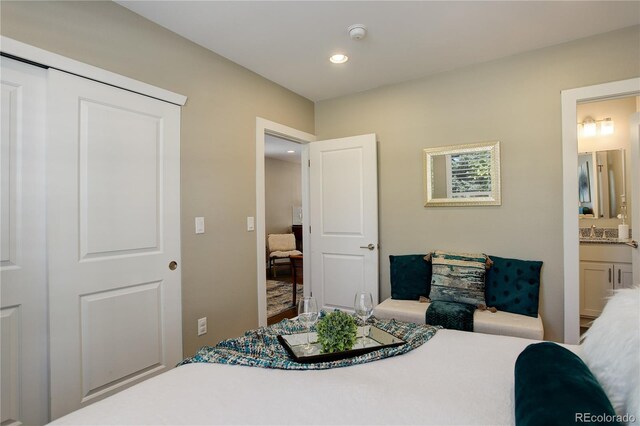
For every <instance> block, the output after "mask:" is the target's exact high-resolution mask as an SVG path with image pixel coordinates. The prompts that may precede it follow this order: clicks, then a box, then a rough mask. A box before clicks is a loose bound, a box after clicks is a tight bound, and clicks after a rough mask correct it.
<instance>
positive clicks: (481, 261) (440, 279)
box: [430, 251, 487, 306]
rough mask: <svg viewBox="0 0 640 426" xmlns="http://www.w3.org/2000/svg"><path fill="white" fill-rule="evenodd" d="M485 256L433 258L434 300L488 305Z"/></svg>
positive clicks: (446, 254) (438, 254)
mask: <svg viewBox="0 0 640 426" xmlns="http://www.w3.org/2000/svg"><path fill="white" fill-rule="evenodd" d="M486 262H487V256H485V255H484V254H469V253H450V252H446V251H436V252H435V253H433V254H432V255H431V265H432V266H431V267H432V274H431V295H430V298H431V300H433V301H435V300H443V301H447V302H461V303H468V304H470V305H475V306H478V305H484V304H485V301H484V277H485V271H486Z"/></svg>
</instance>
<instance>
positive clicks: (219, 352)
mask: <svg viewBox="0 0 640 426" xmlns="http://www.w3.org/2000/svg"><path fill="white" fill-rule="evenodd" d="M369 323H370V324H371V325H373V326H375V327H378V328H379V329H381V330H384V331H386V332H388V333H390V334H393V335H394V336H396V337H398V338H400V339H402V340H404V341H405V342H407V343H406V344H404V345H401V346H396V347H394V348H384V349H379V350H377V351H374V352H369V353H367V354H364V355H360V356H357V357H354V358H348V359H343V360H339V361H331V362H319V363H314V364H300V363H298V362H295V361H293V360H292V359H291V358H290V357H289V355H288V354H287V351H286V350H285V348H284V347H282V345H280V343H279V342H278V339H277V336H278V335H279V334H283V335H286V334H294V333H303V332H305V331H306V329H305V327H304V326H303V325H302V324H300V323H299V322H298V321H296V320H288V319H285V320H283V321H281V322H279V323H277V324H274V325H271V326H268V327H260V328H258V329H256V330H250V331H247V332H246V333H245V334H244V336H242V337H239V338H235V339H228V340H223V341H222V342H220V343H218V344H217V345H216V346H215V347H211V346H203V347H202V348H200V349H199V350H198V352H196V354H195V355H194V356H192V357H190V358H187V359H185V360H184V361H182V362H181V363H179V364H178V365H183V364H190V363H195V362H210V363H217V364H233V365H246V366H251V367H262V368H277V369H282V370H325V369H328V368H337V367H347V366H350V365H356V364H364V363H367V362H371V361H376V360H378V359H383V358H388V357H392V356H396V355H402V354H404V353H406V352H409V351H410V350H412V349H415V348H417V347H418V346H420V345H422V344H423V343H425V342H426V341H427V340H429V339H430V338H431V337H433V336H434V335H435V334H436V331H438V329H440V328H441V327H435V326H431V325H426V324H411V323H405V322H400V321H396V320H393V319H392V320H379V319H377V318H374V317H372V318H371V320H370V321H369ZM311 331H315V328H314V327H313V328H312V329H311Z"/></svg>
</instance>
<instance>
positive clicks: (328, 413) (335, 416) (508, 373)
mask: <svg viewBox="0 0 640 426" xmlns="http://www.w3.org/2000/svg"><path fill="white" fill-rule="evenodd" d="M535 342H536V341H533V340H527V339H520V338H514V337H504V336H493V335H487V334H480V333H466V332H460V331H453V330H440V331H438V333H437V334H436V335H435V336H434V337H433V338H432V339H431V340H430V341H428V342H427V343H426V344H424V345H422V346H421V347H419V348H418V349H415V350H413V351H411V352H409V353H407V354H405V355H402V356H398V357H394V358H387V359H384V360H381V361H376V362H372V363H369V364H363V365H356V366H352V367H346V368H338V369H332V370H322V371H283V370H269V369H263V368H254V367H242V366H229V365H220V364H189V365H185V366H182V367H178V368H175V369H173V370H170V371H168V372H167V373H164V374H161V375H159V376H157V377H154V378H152V379H150V380H147V381H145V382H143V383H141V384H139V385H136V386H134V387H132V388H129V389H127V390H124V391H122V392H120V393H118V394H117V395H114V396H112V397H110V398H107V399H105V400H103V401H99V402H97V403H95V404H93V405H90V406H88V407H85V408H83V409H81V410H78V411H76V412H74V413H71V414H69V415H67V416H65V417H62V418H60V419H58V420H57V421H55V422H54V424H61V425H62V424H64V425H71V424H75V425H90V424H101V425H104V424H145V425H160V424H170V425H178V424H190V425H195V424H274V425H276V424H277V425H283V424H371V425H373V424H382V425H391V424H429V425H442V424H459V425H462V424H464V425H468V424H486V425H489V424H491V425H497V424H513V423H514V414H513V413H514V406H513V383H514V377H513V371H514V365H515V361H516V358H517V357H518V354H520V352H521V351H522V350H523V349H524V348H525V347H526V346H527V345H529V344H531V343H535ZM576 348H577V347H569V349H572V350H574V351H575V350H576Z"/></svg>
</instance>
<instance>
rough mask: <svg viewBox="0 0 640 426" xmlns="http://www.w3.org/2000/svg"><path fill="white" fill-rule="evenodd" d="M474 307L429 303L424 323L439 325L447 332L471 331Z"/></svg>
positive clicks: (451, 303)
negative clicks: (447, 330)
mask: <svg viewBox="0 0 640 426" xmlns="http://www.w3.org/2000/svg"><path fill="white" fill-rule="evenodd" d="M475 311H476V307H475V306H473V305H469V304H466V303H458V302H444V301H441V300H435V301H433V302H431V304H430V305H429V308H428V309H427V313H426V315H425V323H427V324H431V325H440V326H442V327H443V328H447V329H449V330H462V331H473V313H474V312H475Z"/></svg>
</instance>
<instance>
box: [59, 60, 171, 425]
mask: <svg viewBox="0 0 640 426" xmlns="http://www.w3.org/2000/svg"><path fill="white" fill-rule="evenodd" d="M179 132H180V108H179V107H177V106H175V105H172V104H169V103H166V102H162V101H159V100H156V99H152V98H149V97H145V96H142V95H138V94H135V93H131V92H128V91H125V90H122V89H118V88H114V87H111V86H107V85H104V84H100V83H97V82H94V81H91V80H86V79H83V78H80V77H76V76H73V75H69V74H65V73H62V72H58V71H53V70H52V71H51V72H50V78H49V153H48V158H47V164H48V169H47V176H48V190H47V200H48V209H49V212H48V230H49V234H48V235H49V242H48V247H49V294H50V297H49V300H50V305H49V306H50V310H51V316H50V322H51V409H52V417H53V418H54V419H55V418H57V417H60V416H62V415H64V414H67V413H69V412H70V411H73V410H75V409H77V408H80V407H82V406H84V405H87V404H90V403H92V402H94V401H97V400H99V399H102V398H104V397H106V396H108V395H111V394H113V393H116V392H118V391H120V390H122V389H124V388H126V387H128V386H131V385H132V384H135V383H137V382H140V381H141V380H145V379H147V378H149V377H151V376H153V375H155V374H158V373H161V372H163V371H166V370H167V369H170V368H173V367H174V366H175V365H176V363H177V362H179V361H180V360H181V358H182V328H181V322H182V318H181V298H180V295H181V292H180V268H179V264H180V233H179V232H180V231H179V219H180V192H179V191H180V190H179V188H180V186H179V184H180V169H179V164H180V163H179V162H180V139H179V137H180V135H179ZM172 262H175V264H176V267H175V268H171V267H170V264H171V263H172Z"/></svg>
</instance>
